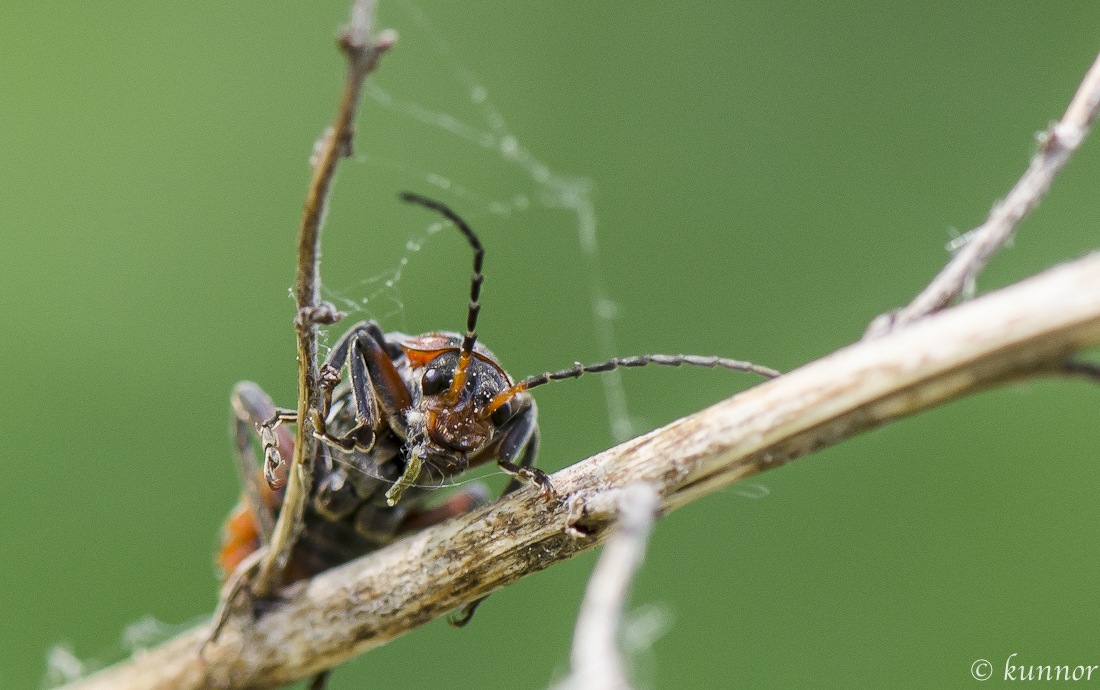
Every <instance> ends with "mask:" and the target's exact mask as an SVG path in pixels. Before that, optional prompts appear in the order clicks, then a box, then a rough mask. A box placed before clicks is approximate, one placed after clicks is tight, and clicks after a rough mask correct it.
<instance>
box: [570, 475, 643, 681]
mask: <svg viewBox="0 0 1100 690" xmlns="http://www.w3.org/2000/svg"><path fill="white" fill-rule="evenodd" d="M597 498H598V499H604V500H606V501H608V502H609V503H610V504H611V505H610V506H609V508H610V509H611V510H610V511H609V512H613V514H614V515H615V516H616V517H617V521H616V523H615V529H614V531H613V532H612V534H611V537H610V538H609V539H608V541H607V544H606V545H605V546H604V547H603V553H602V554H600V560H599V561H597V563H596V568H595V570H593V571H592V577H591V578H590V579H589V580H588V588H587V589H586V590H585V592H584V601H583V602H581V612H580V615H579V616H577V627H576V631H575V632H574V633H573V651H572V653H571V654H570V658H571V660H572V664H573V670H572V673H571V674H570V675H569V677H568V678H566V679H565V680H564V681H562V683H561V684H559V685H557V686H556V690H631V687H630V683H629V682H628V681H627V670H626V665H625V664H624V663H623V661H622V654H621V653H620V651H619V628H620V624H621V621H622V617H623V606H624V605H625V604H626V597H627V594H628V593H629V592H630V585H631V583H633V582H634V575H635V574H636V573H637V572H638V568H640V567H641V565H642V561H643V560H645V550H646V545H647V544H648V543H649V533H650V531H652V529H653V521H654V520H655V519H656V518H657V508H658V507H659V506H660V504H661V497H660V496H659V495H658V494H657V491H656V489H654V488H653V487H652V486H650V485H649V484H631V485H630V486H627V487H625V488H623V489H621V490H618V491H614V490H613V491H605V492H603V493H602V494H599V495H597ZM593 503H595V501H589V502H588V505H586V506H582V507H581V510H582V511H583V510H588V511H589V512H590V513H592V512H596V507H595V506H594V505H593Z"/></svg>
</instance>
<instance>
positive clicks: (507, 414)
mask: <svg viewBox="0 0 1100 690" xmlns="http://www.w3.org/2000/svg"><path fill="white" fill-rule="evenodd" d="M511 418H512V403H510V402H506V403H504V404H503V405H501V406H500V407H498V408H497V409H495V410H493V414H492V415H491V416H490V417H489V419H490V420H491V421H492V422H493V425H494V426H498V427H500V426H504V423H505V422H507V421H508V420H509V419H511Z"/></svg>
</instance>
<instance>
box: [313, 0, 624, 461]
mask: <svg viewBox="0 0 1100 690" xmlns="http://www.w3.org/2000/svg"><path fill="white" fill-rule="evenodd" d="M399 4H400V6H401V7H403V8H404V10H405V11H406V13H407V15H408V17H409V18H410V19H411V20H412V22H413V24H414V27H415V30H417V31H420V32H422V34H423V35H425V36H427V37H428V39H429V40H430V43H431V45H432V47H433V48H434V50H435V53H436V55H437V57H438V59H439V61H440V62H441V63H442V65H443V66H444V67H445V70H446V72H447V74H448V75H449V77H450V78H451V79H452V80H453V81H454V82H455V83H456V84H457V86H458V88H459V89H460V90H461V92H462V93H464V94H465V95H466V97H467V99H468V101H469V103H470V104H471V105H472V106H473V108H474V111H475V112H476V113H477V117H478V119H479V120H480V121H479V122H477V123H470V122H467V121H465V120H463V119H462V118H460V117H457V116H455V115H452V114H450V113H448V112H439V111H437V110H433V109H431V108H428V107H425V106H423V105H421V104H419V103H416V102H414V101H411V100H404V99H402V98H399V97H397V96H394V95H393V94H391V93H390V92H388V91H386V90H385V89H383V88H382V87H380V86H378V85H377V83H374V82H371V83H368V85H367V87H366V93H367V95H368V96H369V97H370V98H372V99H373V100H374V101H375V102H376V103H377V104H378V105H379V106H381V107H383V108H385V109H387V110H390V111H392V112H395V113H398V114H399V115H402V116H404V117H407V118H410V119H412V120H415V121H416V122H419V123H421V124H422V125H424V126H426V127H430V128H432V129H435V130H437V131H442V132H445V133H446V134H448V135H450V136H453V137H456V138H458V139H460V140H461V141H462V142H465V143H467V144H469V145H472V146H475V147H477V148H478V149H479V150H483V151H488V152H490V153H491V154H493V155H495V156H497V157H498V159H499V160H501V161H503V162H504V163H505V164H506V165H509V166H513V167H514V168H515V169H516V170H517V171H518V173H519V174H521V175H522V177H523V178H525V179H526V180H528V183H529V184H531V185H533V187H532V189H533V192H532V193H531V194H527V193H516V194H511V195H509V196H508V198H504V199H492V198H489V197H490V195H486V194H482V193H478V192H477V191H474V190H472V189H471V188H470V187H469V186H468V185H463V184H461V183H458V182H456V181H455V180H453V179H452V178H451V177H449V176H447V175H442V174H439V173H436V172H429V171H417V170H415V169H414V168H413V167H412V166H410V165H408V164H406V163H403V162H395V161H384V160H379V159H377V158H372V157H370V156H369V155H366V156H358V157H357V158H358V159H359V160H362V161H367V162H370V163H371V164H373V165H379V166H385V167H388V168H391V169H393V170H395V171H398V172H402V173H404V174H412V175H413V176H415V177H416V178H418V179H421V180H423V181H425V182H427V183H428V184H431V185H433V186H435V187H436V188H438V189H441V190H445V191H447V192H448V194H453V195H455V196H457V197H459V198H464V199H471V200H476V201H478V202H479V203H480V204H481V205H482V207H483V208H487V209H488V210H489V212H490V213H494V214H500V215H510V214H511V213H513V212H519V211H525V210H527V209H528V208H530V207H531V205H532V204H538V205H540V206H542V207H544V208H548V209H559V210H563V211H566V212H568V213H569V214H570V215H571V216H572V217H573V218H574V221H573V222H574V223H575V227H576V232H577V242H578V244H579V246H580V249H581V253H582V255H583V256H584V261H585V264H586V269H587V274H588V285H587V291H588V297H589V305H590V310H591V314H592V324H593V335H594V339H595V344H596V353H597V355H598V357H599V358H601V359H610V358H611V357H614V356H616V355H617V354H619V352H618V349H617V348H616V345H615V330H614V323H613V322H614V319H615V318H616V315H617V313H618V307H617V305H616V303H615V301H614V300H612V299H611V297H610V296H609V295H608V294H607V290H606V289H605V287H604V281H603V277H602V273H601V270H600V252H599V243H598V240H597V219H596V212H595V209H594V206H593V203H592V182H591V181H590V180H588V179H586V178H583V177H576V176H569V175H564V174H561V173H558V172H556V171H554V170H552V169H550V167H549V166H548V165H546V164H545V163H544V162H543V161H542V160H540V159H539V158H538V157H537V156H536V155H535V154H534V153H532V152H531V151H530V150H529V149H528V148H527V147H525V146H524V145H523V144H522V143H521V142H520V141H519V139H518V138H517V137H516V135H515V134H513V132H512V131H511V130H510V129H509V127H508V125H507V122H506V121H505V119H504V116H503V115H502V114H501V112H500V111H499V110H497V109H496V107H494V105H493V104H492V101H491V100H490V97H489V89H487V88H486V87H485V86H484V85H483V84H482V83H481V82H480V81H479V80H478V79H476V78H475V77H474V76H473V74H472V73H471V72H470V71H469V70H467V69H466V68H465V67H464V66H463V65H462V63H461V62H460V61H459V60H458V59H457V58H456V57H455V56H454V55H453V53H452V51H451V48H450V46H449V45H448V43H447V41H446V40H445V39H444V38H443V37H442V36H441V35H440V34H439V33H438V32H437V31H436V30H435V29H434V27H433V26H432V25H431V23H430V22H429V21H428V19H427V17H426V15H425V13H424V12H423V11H422V10H421V9H420V7H418V6H417V5H416V4H415V3H413V2H412V1H411V0H401V1H400V2H399ZM444 227H446V226H445V225H443V224H440V223H433V224H431V225H429V226H427V228H426V229H425V230H424V232H423V233H422V234H420V235H418V236H416V237H412V238H410V239H409V240H408V242H407V243H406V246H405V253H404V255H403V256H402V257H401V258H400V259H399V261H398V263H397V266H396V267H395V268H393V269H391V270H389V271H385V272H383V273H381V274H378V275H375V276H372V277H370V278H368V279H366V280H365V281H363V282H362V283H361V284H360V285H359V286H357V287H353V288H349V289H332V288H331V287H329V286H326V287H325V298H326V299H328V300H330V301H332V302H333V303H335V304H337V306H339V307H340V308H341V309H344V310H345V311H349V312H352V313H365V314H368V315H370V316H371V317H373V318H376V319H379V320H380V321H385V320H389V319H399V320H403V319H404V310H405V304H404V300H403V299H402V297H401V291H400V285H399V284H400V281H401V278H402V276H403V274H404V269H405V267H406V266H407V265H408V263H409V261H410V260H411V257H412V256H413V255H414V254H415V253H416V252H418V251H419V250H420V248H421V247H422V246H423V245H424V243H425V242H426V241H428V240H429V239H430V238H431V237H432V236H433V235H435V234H436V233H438V232H439V231H440V230H442V229H443V228H444ZM600 382H601V384H602V386H603V391H604V398H605V401H606V407H607V415H608V424H609V426H610V430H611V434H612V436H613V437H614V438H615V439H617V440H620V441H621V440H626V439H628V438H630V437H632V436H633V435H634V434H635V427H636V425H635V424H634V423H633V422H632V420H631V417H630V414H629V411H628V409H627V401H626V394H625V392H624V390H623V385H622V379H621V376H620V373H619V372H618V371H611V372H608V373H606V374H604V375H603V376H601V378H600Z"/></svg>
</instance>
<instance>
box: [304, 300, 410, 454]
mask: <svg viewBox="0 0 1100 690" xmlns="http://www.w3.org/2000/svg"><path fill="white" fill-rule="evenodd" d="M392 350H393V348H392V347H391V346H389V344H388V343H386V340H385V337H384V335H383V334H382V330H381V329H380V328H379V327H378V324H376V323H375V322H373V321H364V322H361V323H358V324H356V325H355V326H353V327H352V329H351V330H350V331H348V332H347V333H345V334H344V335H343V336H341V338H340V340H338V341H337V342H336V345H335V346H334V347H333V348H332V351H331V352H330V353H329V356H328V358H327V359H326V360H325V364H324V366H322V367H321V376H322V380H323V383H324V387H325V392H326V395H325V401H324V402H325V404H324V407H325V409H324V410H323V411H322V413H321V415H320V416H321V417H322V419H321V420H320V424H318V425H317V426H318V434H317V436H318V438H320V439H321V440H323V441H325V442H326V443H328V444H329V445H332V446H335V447H337V448H340V449H342V450H345V451H350V450H358V451H360V452H364V453H366V452H369V451H370V450H371V448H372V447H373V446H374V440H375V434H376V432H377V431H378V428H379V427H380V426H382V425H383V424H384V423H385V421H387V420H388V422H389V426H390V427H391V428H393V429H394V430H395V431H397V432H398V433H399V434H402V435H403V433H402V432H403V431H404V429H405V419H404V413H405V411H406V410H407V409H408V408H409V406H410V405H411V404H412V394H411V393H410V392H409V389H408V386H406V385H405V381H404V380H403V379H402V378H401V374H400V372H398V371H397V367H395V366H394V364H393V359H392V358H393V356H394V353H393V351H392ZM345 364H347V368H348V372H349V374H350V377H351V394H352V400H353V403H354V407H355V421H356V425H355V427H354V428H353V429H351V430H350V431H348V432H347V433H346V434H344V435H343V436H342V437H337V436H334V435H332V434H330V433H329V432H328V431H327V429H325V425H324V423H325V421H326V420H325V418H327V417H328V414H329V402H330V400H331V394H332V388H334V387H335V385H336V383H338V382H339V380H340V379H339V371H340V368H341V367H343V366H344V365H345ZM379 406H381V408H382V409H381V410H379V409H378V408H379Z"/></svg>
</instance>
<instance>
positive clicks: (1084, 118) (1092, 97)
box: [865, 55, 1100, 337]
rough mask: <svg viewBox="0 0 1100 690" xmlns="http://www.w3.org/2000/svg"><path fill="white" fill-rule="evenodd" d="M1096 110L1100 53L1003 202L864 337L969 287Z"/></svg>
mask: <svg viewBox="0 0 1100 690" xmlns="http://www.w3.org/2000/svg"><path fill="white" fill-rule="evenodd" d="M1098 108H1100V55H1098V56H1097V57H1096V60H1095V61H1094V62H1093V63H1092V67H1090V68H1089V71H1088V72H1087V73H1086V74H1085V78H1084V80H1083V81H1082V82H1081V85H1080V86H1078V87H1077V92H1076V93H1075V94H1074V96H1073V100H1072V101H1070V104H1069V107H1068V108H1066V113H1065V115H1063V116H1062V119H1061V120H1060V121H1058V122H1056V123H1054V124H1053V125H1051V127H1050V128H1049V129H1048V130H1047V131H1046V132H1044V133H1043V134H1042V135H1041V136H1040V139H1039V151H1038V152H1037V153H1036V154H1035V156H1033V157H1032V159H1031V164H1030V165H1029V166H1028V168H1027V171H1026V172H1025V173H1024V174H1023V177H1021V178H1020V180H1019V181H1018V182H1017V183H1016V186H1014V187H1013V188H1012V191H1010V192H1009V193H1008V196H1007V197H1006V198H1005V199H1004V201H1002V202H1000V203H999V204H997V205H996V206H994V207H993V210H992V211H991V212H990V214H989V218H987V219H986V221H985V222H984V223H982V224H981V225H979V226H978V227H977V228H975V229H973V230H971V231H970V232H968V233H967V236H968V237H969V240H968V241H967V242H966V244H965V245H964V246H963V247H962V249H960V250H959V251H958V253H957V254H955V256H954V258H952V259H951V261H949V262H948V264H947V266H945V267H944V268H943V270H942V271H940V273H939V274H938V275H937V276H936V277H935V278H933V279H932V282H931V283H929V284H928V287H926V288H924V290H922V291H921V292H920V294H919V295H917V296H916V297H915V298H913V301H912V302H910V303H909V305H908V306H906V307H904V308H902V309H901V310H899V311H898V312H896V313H893V314H882V315H880V316H878V317H876V318H875V319H874V320H873V321H872V322H871V324H870V326H868V328H867V334H866V336H865V337H876V336H879V335H882V334H883V333H886V332H887V331H889V330H891V329H893V328H899V327H901V326H904V325H905V324H907V323H911V322H913V321H916V320H917V319H919V318H921V317H923V316H926V315H928V314H931V313H933V312H936V311H939V310H940V309H943V308H944V307H946V306H947V305H949V304H951V302H952V301H953V300H954V299H955V298H957V297H958V296H959V295H961V294H963V292H965V291H967V290H968V288H969V286H971V285H973V284H974V281H975V280H976V279H977V277H978V274H979V273H981V271H982V269H983V268H985V265H986V263H988V262H989V260H990V258H992V257H993V255H994V254H996V253H997V251H998V250H1000V249H1001V247H1003V246H1004V244H1005V243H1006V242H1008V241H1009V240H1010V239H1011V238H1012V235H1013V234H1014V233H1015V232H1016V226H1018V225H1019V224H1020V221H1022V220H1023V219H1024V216H1026V215H1027V214H1028V213H1029V212H1030V211H1031V210H1032V209H1033V208H1035V207H1036V206H1038V205H1039V201H1040V200H1041V199H1042V198H1043V196H1044V195H1045V194H1046V193H1047V190H1048V189H1050V185H1051V183H1052V182H1053V181H1054V177H1055V175H1057V174H1058V173H1059V172H1060V171H1061V170H1062V168H1063V167H1065V164H1066V161H1068V160H1069V157H1070V155H1072V154H1073V152H1074V151H1076V150H1077V147H1078V146H1080V145H1081V142H1082V141H1084V140H1085V136H1086V135H1087V134H1088V133H1089V127H1090V126H1091V125H1092V122H1093V120H1094V119H1095V118H1096V111H1097V109H1098Z"/></svg>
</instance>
